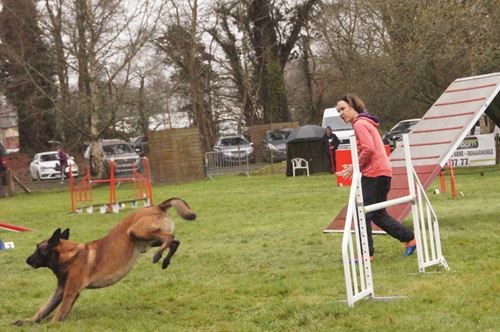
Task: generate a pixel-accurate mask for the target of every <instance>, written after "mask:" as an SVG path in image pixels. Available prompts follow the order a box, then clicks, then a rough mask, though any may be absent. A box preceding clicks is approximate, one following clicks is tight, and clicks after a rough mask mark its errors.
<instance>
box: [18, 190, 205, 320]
mask: <svg viewBox="0 0 500 332" xmlns="http://www.w3.org/2000/svg"><path fill="white" fill-rule="evenodd" d="M171 207H174V208H175V209H176V210H177V213H178V214H179V215H180V216H181V217H182V218H184V219H186V220H195V219H196V215H195V214H194V213H193V211H192V210H191V208H190V207H189V205H188V204H187V203H186V202H185V201H183V200H182V199H180V198H170V199H168V200H166V201H164V202H163V203H161V204H159V205H157V206H151V207H146V208H143V209H140V210H137V211H136V212H134V213H132V214H130V215H128V216H127V217H125V219H123V220H122V221H121V222H120V223H118V224H117V225H116V226H115V227H114V228H113V229H112V230H111V231H110V232H109V233H108V234H107V235H106V236H104V237H103V238H101V239H99V240H95V241H92V242H88V243H85V244H82V243H75V242H73V241H69V240H68V238H69V229H66V230H64V231H63V232H61V229H60V228H58V229H57V230H56V231H55V232H54V233H53V234H52V236H51V237H50V239H48V240H45V241H43V242H40V243H39V244H37V245H36V250H35V252H34V253H33V254H32V255H31V256H29V257H28V258H27V259H26V263H27V264H28V265H30V266H32V267H33V268H35V269H37V268H40V267H48V268H49V269H51V270H52V272H53V273H54V274H55V275H56V277H57V288H56V290H55V292H54V294H53V295H52V297H51V298H50V299H49V301H48V302H47V303H46V304H45V305H44V306H43V307H41V308H40V310H38V312H37V313H36V314H35V315H34V316H33V317H31V318H29V319H27V320H18V321H16V322H14V324H15V325H22V324H23V323H24V322H36V323H38V322H40V321H41V320H42V319H44V318H45V317H47V316H48V315H49V314H50V313H51V312H52V311H53V310H54V309H55V308H56V307H57V306H58V305H59V304H60V303H61V306H60V308H59V310H58V312H57V313H56V314H55V316H54V318H53V319H52V321H53V322H57V321H61V320H63V319H64V318H65V317H66V316H67V315H68V313H69V312H70V310H71V308H72V306H73V304H74V303H75V301H76V299H77V298H78V296H79V294H80V292H81V291H82V290H83V289H85V288H101V287H107V286H111V285H113V284H114V283H116V282H118V281H119V280H120V279H122V278H123V277H124V276H125V275H126V274H127V273H128V272H129V271H130V269H131V268H132V266H133V265H134V263H135V262H136V261H137V259H138V257H139V254H141V253H144V252H146V251H147V250H148V249H149V248H150V247H158V246H159V250H158V251H157V252H156V254H155V255H154V257H153V263H156V262H158V261H159V260H160V258H161V256H162V254H163V252H164V251H165V250H166V249H167V248H168V249H169V250H168V254H167V256H166V257H165V259H164V260H163V263H162V268H163V269H165V268H167V266H168V265H169V264H170V259H171V258H172V256H173V255H174V253H175V251H176V250H177V248H178V247H179V244H180V242H179V241H178V240H176V239H174V222H173V221H172V219H171V218H170V216H169V215H168V214H167V210H168V209H169V208H171Z"/></svg>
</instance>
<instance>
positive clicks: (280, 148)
mask: <svg viewBox="0 0 500 332" xmlns="http://www.w3.org/2000/svg"><path fill="white" fill-rule="evenodd" d="M289 134H290V129H273V130H268V131H267V132H266V135H265V136H264V139H263V140H262V145H263V149H262V158H263V159H264V161H267V162H271V157H272V161H273V162H278V161H283V160H285V159H286V139H287V137H288V135H289Z"/></svg>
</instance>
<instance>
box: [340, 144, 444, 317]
mask: <svg viewBox="0 0 500 332" xmlns="http://www.w3.org/2000/svg"><path fill="white" fill-rule="evenodd" d="M350 144H351V156H352V161H353V163H352V165H353V176H352V186H351V191H350V194H349V203H348V205H347V214H346V219H345V224H344V233H343V234H344V235H343V239H342V260H343V265H344V274H345V282H346V290H347V303H348V305H349V306H351V307H352V306H354V303H355V302H356V301H359V300H361V299H363V298H367V297H368V298H373V299H377V298H376V297H375V292H374V286H373V278H372V269H371V263H370V254H369V252H368V237H367V231H366V222H365V214H366V213H368V212H372V211H377V210H380V209H385V208H387V207H390V206H394V205H399V204H404V203H411V210H412V216H413V226H414V233H415V240H416V242H417V258H418V268H419V271H420V272H425V269H426V268H428V267H431V266H434V265H441V266H443V267H444V268H445V269H446V270H448V269H449V267H448V264H447V263H446V260H445V258H444V256H443V253H442V250H441V238H440V233H439V224H438V219H437V216H436V214H435V212H434V209H433V208H432V205H431V203H430V201H429V199H428V198H427V195H426V192H425V189H424V188H423V186H422V184H421V183H420V180H419V178H418V176H417V173H416V172H415V170H414V168H413V166H412V163H411V156H410V144H409V139H408V135H406V134H405V135H403V144H404V151H405V163H406V173H407V177H408V188H409V194H408V195H407V196H402V197H399V198H395V199H392V200H388V201H385V202H381V203H376V204H372V205H367V206H365V205H364V204H363V188H362V186H361V172H360V169H359V164H358V151H357V149H356V138H355V137H351V138H350ZM353 228H354V232H353V231H352V230H353ZM387 298H390V297H385V298H380V297H379V298H378V299H387Z"/></svg>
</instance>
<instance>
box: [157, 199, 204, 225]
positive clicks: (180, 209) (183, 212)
mask: <svg viewBox="0 0 500 332" xmlns="http://www.w3.org/2000/svg"><path fill="white" fill-rule="evenodd" d="M158 207H159V208H160V209H161V210H163V211H167V210H168V209H170V208H171V207H173V208H175V210H176V211H177V213H178V214H179V215H180V216H181V217H182V218H184V219H186V220H195V219H196V214H195V213H194V212H193V211H192V210H191V208H190V207H189V204H188V203H187V202H186V201H184V200H182V199H180V198H177V197H172V198H169V199H167V200H166V201H163V202H162V203H160V204H159V205H158Z"/></svg>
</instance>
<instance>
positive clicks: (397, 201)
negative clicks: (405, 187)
mask: <svg viewBox="0 0 500 332" xmlns="http://www.w3.org/2000/svg"><path fill="white" fill-rule="evenodd" d="M414 199H415V196H411V195H408V196H403V197H399V198H395V199H391V200H389V201H385V202H380V203H375V204H372V205H367V206H365V208H364V211H365V213H368V212H373V211H377V210H382V209H385V208H388V207H391V206H394V205H399V204H404V203H408V202H412V201H413V200H414Z"/></svg>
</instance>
